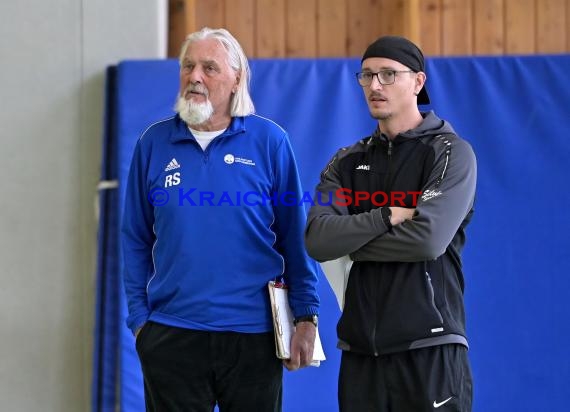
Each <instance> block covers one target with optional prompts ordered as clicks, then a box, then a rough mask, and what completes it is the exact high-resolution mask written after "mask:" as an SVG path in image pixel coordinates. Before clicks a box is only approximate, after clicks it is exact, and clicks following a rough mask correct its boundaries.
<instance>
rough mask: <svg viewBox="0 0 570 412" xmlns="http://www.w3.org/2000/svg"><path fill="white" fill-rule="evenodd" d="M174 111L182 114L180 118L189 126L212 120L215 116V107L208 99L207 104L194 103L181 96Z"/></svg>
mask: <svg viewBox="0 0 570 412" xmlns="http://www.w3.org/2000/svg"><path fill="white" fill-rule="evenodd" d="M174 111H175V112H176V113H178V114H180V118H181V119H182V120H184V121H185V122H186V123H187V124H188V125H189V126H195V125H199V124H202V123H204V122H206V121H208V120H210V118H211V117H212V115H213V114H214V107H213V106H212V103H211V102H210V100H209V99H208V98H207V97H206V102H205V103H194V102H193V101H192V100H186V99H185V98H184V97H183V96H182V95H180V94H179V95H178V98H177V99H176V105H175V106H174Z"/></svg>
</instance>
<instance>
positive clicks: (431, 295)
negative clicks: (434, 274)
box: [425, 268, 443, 324]
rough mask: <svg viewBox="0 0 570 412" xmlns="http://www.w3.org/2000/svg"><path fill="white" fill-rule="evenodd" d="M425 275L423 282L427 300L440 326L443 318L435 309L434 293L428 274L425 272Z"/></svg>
mask: <svg viewBox="0 0 570 412" xmlns="http://www.w3.org/2000/svg"><path fill="white" fill-rule="evenodd" d="M426 269H427V268H426ZM425 275H426V278H425V281H426V287H427V291H428V299H429V301H430V304H431V307H432V309H433V311H434V312H435V314H436V315H437V317H438V319H439V322H440V323H441V324H443V316H442V315H441V312H440V310H439V309H438V308H437V305H436V304H435V291H434V289H433V284H432V282H431V277H430V275H429V272H428V271H427V270H426V271H425Z"/></svg>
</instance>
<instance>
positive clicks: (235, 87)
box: [232, 76, 241, 94]
mask: <svg viewBox="0 0 570 412" xmlns="http://www.w3.org/2000/svg"><path fill="white" fill-rule="evenodd" d="M240 80H241V78H240V77H239V76H236V84H235V85H234V87H232V93H233V94H236V93H237V91H238V87H239V82H240Z"/></svg>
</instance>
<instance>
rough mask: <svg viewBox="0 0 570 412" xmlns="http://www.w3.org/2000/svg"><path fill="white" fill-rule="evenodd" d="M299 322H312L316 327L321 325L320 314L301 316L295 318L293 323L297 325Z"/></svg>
mask: <svg viewBox="0 0 570 412" xmlns="http://www.w3.org/2000/svg"><path fill="white" fill-rule="evenodd" d="M299 322H311V323H312V324H313V325H315V328H316V327H317V326H318V325H319V315H305V316H299V317H298V318H295V319H294V320H293V325H295V326H297V323H299Z"/></svg>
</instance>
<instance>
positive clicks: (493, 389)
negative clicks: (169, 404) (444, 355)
mask: <svg viewBox="0 0 570 412" xmlns="http://www.w3.org/2000/svg"><path fill="white" fill-rule="evenodd" d="M251 66H252V73H253V79H252V95H253V98H254V102H255V103H256V107H257V112H258V113H259V114H261V115H263V116H266V117H270V118H272V119H273V120H275V121H276V122H278V123H280V124H281V125H282V126H283V127H285V128H286V129H287V130H288V131H289V133H290V137H291V142H292V146H293V149H294V151H295V155H296V157H297V161H298V164H299V169H300V174H301V180H302V183H303V185H304V189H305V190H309V191H312V190H313V188H314V185H315V184H316V183H317V181H318V176H319V173H320V171H321V169H322V168H323V167H324V165H325V164H326V163H327V161H328V160H329V159H330V157H331V156H332V154H333V153H334V152H335V151H336V150H337V149H338V148H340V147H342V146H346V145H349V144H351V143H353V142H355V141H356V140H358V139H360V138H361V137H363V136H365V135H367V134H369V133H371V132H372V130H373V129H374V127H375V122H374V121H373V120H372V119H371V118H370V117H369V115H368V110H367V107H366V104H365V102H364V99H363V95H362V90H361V88H360V87H359V86H358V84H357V83H356V81H355V78H354V72H356V71H357V70H358V69H359V59H320V60H295V59H289V60H253V61H252V62H251ZM569 72H570V56H567V55H558V56H534V57H477V58H437V59H428V61H427V73H428V83H427V87H428V90H429V93H430V96H431V100H432V106H430V107H426V109H434V110H436V112H437V113H438V115H439V116H440V117H442V118H445V119H447V120H449V121H450V122H451V123H452V124H453V125H454V126H455V128H456V130H457V131H458V133H459V134H460V135H461V136H462V137H464V138H465V139H466V140H468V141H469V142H470V143H471V144H472V145H473V148H474V150H475V153H476V155H477V159H478V170H479V179H478V189H477V201H476V206H475V209H476V212H475V216H474V219H473V221H472V223H471V225H470V227H469V228H468V231H467V236H468V238H467V245H466V248H465V253H464V258H465V259H464V267H465V274H466V302H467V323H468V333H469V339H470V344H471V350H470V356H471V359H472V364H473V372H474V383H475V400H474V411H478V412H495V411H496V412H504V411H516V412H524V411H532V412H535V411H564V410H568V406H567V405H568V404H569V403H570V395H569V394H568V393H569V392H568V390H567V388H566V386H567V383H568V382H570V362H569V360H568V356H567V346H566V342H567V341H568V340H569V339H570V326H569V324H570V322H569V321H568V319H569V317H570V307H569V303H568V302H569V301H570V257H569V253H568V246H569V244H570V242H569V241H568V236H567V232H568V230H569V229H570V214H569V213H568V211H567V210H566V208H567V207H568V206H569V205H570V193H569V191H568V178H569V172H568V171H567V168H566V167H567V164H568V163H567V162H570V138H569V133H568V118H569V115H568V111H569V108H570V87H569V86H568V83H567V81H566V77H567V73H569ZM111 82H112V83H113V84H112V86H110V88H109V90H108V93H109V94H110V95H112V96H113V104H112V105H111V106H112V107H111V106H109V107H108V108H107V112H108V113H109V111H110V112H111V114H112V115H110V114H109V115H108V116H107V122H111V123H112V125H111V126H109V127H107V129H106V130H107V136H106V141H107V143H105V144H107V145H108V144H110V143H109V142H113V143H112V147H113V148H115V151H114V152H113V153H112V154H110V155H109V156H110V157H109V158H108V159H105V160H104V161H105V162H113V170H114V173H115V175H114V176H113V177H112V178H117V179H118V181H119V184H120V185H119V190H118V191H116V199H114V203H113V205H114V209H113V210H112V211H110V212H109V213H110V214H113V213H114V216H111V217H110V218H111V220H112V221H111V222H109V221H107V220H105V222H104V221H103V220H104V216H103V215H102V221H101V224H100V234H99V235H100V239H102V238H103V237H110V238H112V239H117V236H118V225H119V223H120V212H121V210H122V205H123V196H124V183H125V180H126V176H127V172H128V167H129V162H130V158H131V154H132V150H133V148H134V144H135V142H136V140H137V139H138V137H139V136H140V134H141V133H142V132H143V131H144V130H145V128H146V127H147V126H148V125H149V124H151V123H152V122H154V121H156V120H158V119H161V118H165V117H168V116H170V115H171V114H172V110H171V108H172V106H173V103H174V99H175V95H176V93H177V90H178V64H177V62H176V61H174V60H165V61H126V62H122V63H121V64H120V65H119V66H118V67H117V69H116V78H113V79H112V81H111ZM109 104H110V103H109ZM104 178H105V179H107V178H109V176H104ZM106 218H109V216H108V214H107V215H106ZM112 245H113V246H114V249H113V250H109V248H108V247H107V248H106V249H105V250H106V252H108V253H111V254H112V255H113V258H114V259H115V258H118V257H119V256H120V249H119V246H118V245H117V244H116V243H113V244H112ZM101 247H102V246H101V243H100V265H99V270H98V288H99V291H98V296H99V297H98V302H97V304H98V308H97V313H98V315H97V316H98V325H106V327H98V328H97V329H96V331H95V332H96V337H95V339H96V346H97V347H96V353H97V354H99V355H98V356H96V358H95V368H94V385H93V387H94V395H93V399H94V402H93V409H94V410H112V405H113V404H114V403H118V404H119V405H120V407H121V410H122V411H140V410H143V399H142V396H143V392H142V379H141V376H140V366H139V364H138V359H137V357H136V353H135V350H134V341H133V338H132V336H131V334H130V332H129V331H128V330H127V328H126V326H125V324H124V319H125V317H126V305H125V302H124V295H123V291H122V289H121V288H120V284H121V283H120V277H121V268H120V263H119V262H120V260H119V261H118V262H115V265H114V266H112V265H111V266H109V265H108V264H107V265H105V264H104V262H105V256H101V254H102V253H103V249H101ZM102 288H104V293H103V292H102V290H103V289H102ZM110 288H111V289H112V288H118V289H116V290H110ZM319 291H320V293H321V297H322V301H323V306H322V315H321V327H320V331H321V335H322V339H323V344H324V347H325V351H326V354H327V356H328V360H327V361H326V362H324V363H323V364H322V366H321V367H320V368H310V369H306V370H302V371H299V372H295V373H292V374H291V373H285V393H284V411H285V412H295V411H299V412H306V411H326V412H330V411H334V410H337V407H336V378H337V370H338V364H339V359H340V354H339V352H338V350H337V349H335V345H336V337H335V325H336V321H337V319H338V316H339V309H338V306H337V304H336V300H335V298H334V295H333V294H332V291H331V289H330V287H329V286H328V284H327V282H326V280H325V278H324V276H321V283H320V288H319ZM101 365H105V367H101ZM113 365H114V366H115V368H113V367H112V366H113ZM113 388H118V390H117V391H114V390H113ZM308 394H310V395H311V396H308Z"/></svg>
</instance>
